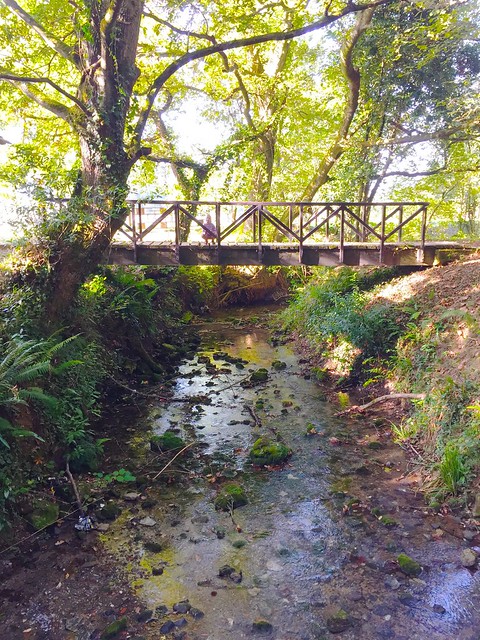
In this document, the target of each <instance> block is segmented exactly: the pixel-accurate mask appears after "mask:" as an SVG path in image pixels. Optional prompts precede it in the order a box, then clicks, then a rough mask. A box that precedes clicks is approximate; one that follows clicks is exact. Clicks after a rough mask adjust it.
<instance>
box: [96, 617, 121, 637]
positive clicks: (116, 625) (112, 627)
mask: <svg viewBox="0 0 480 640" xmlns="http://www.w3.org/2000/svg"><path fill="white" fill-rule="evenodd" d="M126 628H127V619H126V618H120V619H119V620H115V622H112V623H111V624H109V625H108V627H106V628H105V630H104V631H103V633H102V635H101V636H100V638H101V640H111V639H112V638H115V637H116V636H118V634H119V633H120V632H121V631H125V629H126Z"/></svg>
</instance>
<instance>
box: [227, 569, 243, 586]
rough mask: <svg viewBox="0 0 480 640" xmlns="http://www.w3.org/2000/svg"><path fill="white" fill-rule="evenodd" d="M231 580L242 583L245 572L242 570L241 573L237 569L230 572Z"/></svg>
mask: <svg viewBox="0 0 480 640" xmlns="http://www.w3.org/2000/svg"><path fill="white" fill-rule="evenodd" d="M229 577H230V580H231V581H232V582H235V584H240V583H241V581H242V580H243V574H242V572H241V571H240V573H237V572H236V571H234V572H233V573H231V574H230V576H229Z"/></svg>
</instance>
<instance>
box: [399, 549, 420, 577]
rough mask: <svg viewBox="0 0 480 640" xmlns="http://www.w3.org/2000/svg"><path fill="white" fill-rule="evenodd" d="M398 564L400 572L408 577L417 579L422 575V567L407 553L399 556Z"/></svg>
mask: <svg viewBox="0 0 480 640" xmlns="http://www.w3.org/2000/svg"><path fill="white" fill-rule="evenodd" d="M397 562H398V566H399V567H400V570H401V571H402V572H403V573H404V574H405V575H407V576H410V577H413V578H416V577H417V576H419V575H420V574H421V573H422V566H421V565H420V564H419V563H418V562H417V561H416V560H413V559H412V558H410V556H407V554H406V553H400V554H399V555H398V556H397Z"/></svg>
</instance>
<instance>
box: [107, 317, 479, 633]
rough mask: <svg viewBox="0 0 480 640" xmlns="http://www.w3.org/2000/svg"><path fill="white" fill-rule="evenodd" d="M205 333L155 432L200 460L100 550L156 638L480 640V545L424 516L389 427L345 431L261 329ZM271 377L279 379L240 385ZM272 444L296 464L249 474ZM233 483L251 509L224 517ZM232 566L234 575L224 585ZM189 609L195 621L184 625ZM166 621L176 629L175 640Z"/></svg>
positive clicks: (138, 506)
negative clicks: (254, 457) (473, 552)
mask: <svg viewBox="0 0 480 640" xmlns="http://www.w3.org/2000/svg"><path fill="white" fill-rule="evenodd" d="M200 332H201V336H202V344H201V346H200V350H199V352H198V354H197V355H196V356H195V358H194V359H193V360H190V361H188V362H186V363H185V364H183V365H182V366H181V369H180V373H179V376H178V379H177V380H176V384H175V387H174V396H173V401H172V402H170V403H169V404H167V405H165V404H164V403H161V402H159V403H158V406H157V407H154V410H153V414H152V429H153V431H154V432H155V433H157V434H162V433H163V432H164V431H165V430H167V429H169V430H170V429H174V430H175V431H176V433H177V434H178V435H180V436H181V437H182V438H184V440H185V441H186V442H188V443H190V442H193V443H195V444H194V445H192V447H191V449H190V451H191V453H190V454H189V455H190V458H185V459H184V458H180V459H181V463H180V466H177V467H176V471H175V474H176V475H175V477H176V478H177V480H176V481H175V482H174V483H172V484H170V485H169V484H166V483H165V482H164V483H163V484H161V485H158V488H155V489H153V490H150V491H149V493H148V499H149V500H150V499H153V501H154V503H155V504H154V505H153V506H152V507H151V508H150V509H148V510H147V509H145V508H143V507H145V504H142V503H141V501H137V503H126V509H125V511H124V513H123V514H122V516H121V517H120V518H118V519H117V521H116V522H115V523H113V524H112V526H111V528H110V529H109V531H108V532H107V533H106V534H105V535H104V536H103V542H104V544H105V546H106V548H107V550H108V551H109V552H110V553H111V554H112V555H114V556H115V558H116V559H117V561H121V562H122V563H124V564H125V566H126V570H127V571H128V573H129V575H130V578H131V582H132V584H133V586H134V588H135V590H136V592H137V595H138V597H139V599H140V600H141V601H142V602H143V604H144V605H145V607H146V608H147V609H149V610H151V611H152V612H153V613H152V618H153V619H152V620H151V622H150V623H149V624H148V625H147V626H146V631H147V634H148V637H149V638H162V637H164V635H165V637H168V638H171V637H173V638H185V639H190V640H200V639H202V640H207V639H208V640H225V638H232V640H241V639H243V638H251V637H263V636H264V635H265V637H270V638H275V639H276V640H314V639H317V640H320V639H322V638H329V637H333V634H337V633H338V634H339V637H342V638H345V639H353V638H355V639H356V638H362V639H363V638H365V639H376V638H396V639H398V640H401V639H403V640H406V639H409V640H412V639H417V638H418V639H422V640H427V639H428V640H435V639H440V638H442V639H447V638H457V639H458V640H478V639H479V638H480V578H479V573H478V572H474V571H472V570H470V569H467V568H464V567H463V566H462V565H461V560H460V558H461V553H462V551H463V550H464V549H465V548H467V547H468V546H475V545H476V544H477V545H478V544H479V539H478V537H477V538H476V537H475V532H474V531H472V532H470V531H468V530H465V529H464V528H463V527H462V525H461V524H460V522H459V521H457V520H456V519H455V518H453V517H451V516H438V515H430V514H428V513H427V512H426V510H425V503H424V501H423V499H422V498H421V497H420V496H416V494H415V491H414V490H415V486H416V485H415V476H414V475H413V474H412V473H410V474H409V473H408V470H407V469H406V463H405V459H404V455H403V452H402V451H401V449H400V448H399V447H397V446H396V445H393V444H392V442H391V437H390V434H389V423H388V421H382V420H372V419H371V418H367V417H362V418H361V419H360V420H353V419H351V418H345V417H335V416H334V413H335V412H336V411H338V409H339V407H338V406H334V405H332V404H330V403H328V402H326V401H325V398H324V396H323V393H322V391H321V389H320V388H319V386H318V384H316V383H315V382H314V381H313V380H311V379H308V377H307V378H306V377H305V376H304V375H303V374H302V372H301V367H300V365H299V362H298V358H297V356H296V355H295V354H294V352H293V349H292V346H291V345H278V346H272V345H271V344H270V343H269V341H268V338H269V336H268V332H267V331H266V330H265V329H262V328H258V327H254V326H252V325H249V324H246V325H245V326H233V325H232V324H231V323H229V322H226V321H223V320H221V319H220V320H216V321H215V322H211V323H205V324H204V325H202V326H201V327H200ZM222 352H223V354H227V355H226V356H225V355H222ZM232 359H234V360H235V359H242V360H243V361H244V363H243V364H242V363H238V362H237V363H236V364H235V363H233V364H232V362H230V361H231V360H232ZM274 361H280V362H282V363H285V365H286V366H285V368H283V369H281V370H277V369H274V368H272V363H273V362H274ZM213 366H215V369H213ZM261 367H263V368H266V369H267V370H268V372H269V373H268V380H267V381H266V382H264V383H259V384H256V385H254V386H251V387H249V386H248V385H247V387H246V388H245V385H243V386H242V382H243V383H245V382H246V381H248V378H249V376H250V375H251V372H252V371H253V370H256V369H258V368H261ZM202 396H206V397H207V400H206V401H205V399H204V398H203V399H202ZM259 422H260V423H261V424H260V425H259V424H258V423H259ZM308 425H310V427H309V428H310V429H312V425H313V428H314V430H315V431H316V432H317V433H316V434H314V435H308V434H307V427H308ZM264 434H265V435H268V436H270V437H273V438H275V439H280V440H281V441H282V442H284V443H285V444H286V445H287V446H288V447H290V448H291V449H292V451H293V455H292V457H291V458H290V460H289V461H288V463H287V464H286V465H284V466H283V467H278V468H275V467H274V468H263V469H252V467H251V466H250V465H249V464H248V462H247V454H248V451H249V449H250V447H251V445H252V443H253V442H254V441H255V440H256V438H258V437H259V436H261V435H264ZM172 468H173V465H172ZM166 474H167V475H168V472H166ZM182 474H183V475H182ZM179 476H180V477H181V478H183V480H180V481H178V477H179ZM228 478H234V481H235V482H238V483H240V484H241V485H243V486H244V487H245V489H246V492H247V495H248V504H247V505H245V506H243V507H241V508H238V509H235V510H234V511H233V513H229V512H222V511H217V510H215V507H214V499H215V497H216V495H217V494H218V491H219V490H220V488H221V486H222V484H224V482H225V481H228ZM226 479H227V480H226ZM152 504H153V503H152ZM146 516H148V517H149V518H150V520H147V521H145V520H144V518H145V517H146ZM142 520H143V521H144V522H148V525H147V524H141V521H142ZM464 536H466V537H467V538H469V541H467V540H466V539H465V538H464ZM152 542H155V543H156V544H157V545H158V546H157V547H155V545H153V546H152ZM401 553H405V554H407V555H408V556H410V557H411V558H413V559H414V560H416V561H417V562H418V563H419V564H420V565H421V566H422V571H421V573H420V574H419V575H418V576H416V577H409V576H408V575H406V574H405V573H404V572H402V571H401V570H400V568H399V566H398V564H397V557H398V555H399V554H401ZM225 565H228V566H229V567H231V568H232V569H234V570H235V573H234V574H233V576H230V577H228V576H227V577H219V572H220V573H221V571H220V570H221V568H222V567H224V566H225ZM232 578H233V579H232ZM186 600H188V604H187V606H186V607H185V608H188V607H189V606H190V605H191V606H192V607H193V608H194V609H193V615H192V613H191V612H187V613H183V614H182V613H180V612H179V613H176V614H174V613H173V612H172V607H173V605H175V604H177V605H178V603H179V602H182V601H186ZM178 608H179V607H178V606H177V609H178ZM180 609H182V607H180ZM197 610H198V611H197ZM199 612H201V613H199ZM202 613H203V614H204V615H203V616H202V615H201V614H202ZM182 620H183V621H182ZM169 621H170V622H173V623H175V622H177V623H178V624H177V626H175V627H174V628H173V629H172V630H171V631H170V632H168V633H165V634H164V631H165V632H166V630H167V628H168V627H170V626H172V625H171V624H168V623H169ZM181 621H182V622H181ZM165 625H166V626H165ZM162 630H163V631H162Z"/></svg>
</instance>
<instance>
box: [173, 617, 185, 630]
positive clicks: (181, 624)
mask: <svg viewBox="0 0 480 640" xmlns="http://www.w3.org/2000/svg"><path fill="white" fill-rule="evenodd" d="M174 624H175V626H176V627H177V629H181V628H182V627H185V626H186V625H187V624H188V620H187V619H186V618H180V620H175V622H174Z"/></svg>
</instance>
